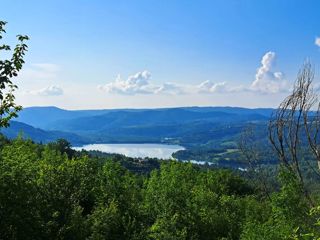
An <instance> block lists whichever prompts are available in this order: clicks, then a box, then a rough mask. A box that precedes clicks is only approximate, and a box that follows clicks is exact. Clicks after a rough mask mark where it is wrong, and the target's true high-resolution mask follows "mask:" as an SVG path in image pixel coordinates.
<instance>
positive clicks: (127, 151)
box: [74, 143, 185, 159]
mask: <svg viewBox="0 0 320 240" xmlns="http://www.w3.org/2000/svg"><path fill="white" fill-rule="evenodd" d="M74 149H75V150H81V149H84V150H87V151H90V150H98V151H101V152H106V153H119V154H123V155H125V156H127V157H140V158H145V157H150V158H159V159H170V158H172V154H173V153H174V152H177V151H179V150H184V149H185V148H184V147H182V146H179V145H167V144H149V143H148V144H88V145H84V146H82V147H74Z"/></svg>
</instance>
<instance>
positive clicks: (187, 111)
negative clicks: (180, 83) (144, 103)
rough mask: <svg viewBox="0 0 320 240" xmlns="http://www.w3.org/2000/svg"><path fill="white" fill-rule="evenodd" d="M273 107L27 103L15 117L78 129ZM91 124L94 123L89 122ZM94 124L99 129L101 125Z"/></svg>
mask: <svg viewBox="0 0 320 240" xmlns="http://www.w3.org/2000/svg"><path fill="white" fill-rule="evenodd" d="M271 112H272V109H269V108H267V109H263V108H259V109H247V108H238V107H181V108H161V109H104V110H64V109H60V108H57V107H29V108H25V109H23V111H21V112H20V113H19V117H18V118H17V119H16V120H17V121H19V122H23V123H26V124H29V125H31V126H33V127H38V128H43V129H46V130H53V129H54V130H81V129H84V128H87V127H88V124H87V121H92V120H93V121H94V122H93V123H92V124H90V125H95V123H100V122H104V125H103V127H106V128H108V125H109V124H110V123H111V122H110V121H112V124H113V125H112V126H116V127H121V126H131V125H139V124H148V125H159V124H169V125H172V124H181V123H186V122H192V121H207V122H221V121H232V122H236V121H244V120H261V119H266V118H269V116H270V114H271ZM92 127H94V126H92ZM97 128H99V130H101V125H98V126H97Z"/></svg>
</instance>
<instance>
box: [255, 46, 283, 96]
mask: <svg viewBox="0 0 320 240" xmlns="http://www.w3.org/2000/svg"><path fill="white" fill-rule="evenodd" d="M275 57H276V54H275V53H274V52H267V53H266V54H265V55H264V56H263V57H262V59H261V66H260V67H259V68H258V69H257V73H256V76H255V80H254V81H253V82H252V84H251V86H250V87H249V89H250V90H252V91H259V92H262V93H278V92H284V91H287V90H288V82H287V81H286V80H285V78H284V75H283V73H282V72H274V71H273V65H274V61H275Z"/></svg>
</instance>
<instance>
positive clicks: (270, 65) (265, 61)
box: [98, 40, 320, 95]
mask: <svg viewBox="0 0 320 240" xmlns="http://www.w3.org/2000/svg"><path fill="white" fill-rule="evenodd" d="M319 41H320V40H319ZM275 58H276V54H275V52H272V51H269V52H267V53H265V54H264V55H263V57H262V59H261V66H260V67H259V68H258V69H257V71H256V74H255V78H254V80H253V82H252V83H251V84H249V85H247V86H243V85H234V86H230V85H229V84H228V83H227V82H226V81H221V82H220V81H218V82H213V81H210V80H206V81H203V82H201V83H200V84H198V85H187V84H178V83H175V82H166V83H163V84H162V85H155V84H153V83H152V82H151V73H150V72H149V71H147V70H144V71H141V72H137V73H136V74H133V75H131V76H129V77H128V78H127V79H126V80H124V79H122V78H121V77H120V75H118V77H117V78H116V80H115V81H113V82H109V83H107V84H105V85H102V86H98V88H99V89H100V90H103V91H105V92H107V93H114V94H124V95H135V94H172V95H179V94H216V93H234V92H248V91H249V92H259V93H263V94H275V93H279V92H286V91H288V90H289V84H288V82H287V80H286V79H285V77H284V74H283V73H282V72H280V71H274V64H275Z"/></svg>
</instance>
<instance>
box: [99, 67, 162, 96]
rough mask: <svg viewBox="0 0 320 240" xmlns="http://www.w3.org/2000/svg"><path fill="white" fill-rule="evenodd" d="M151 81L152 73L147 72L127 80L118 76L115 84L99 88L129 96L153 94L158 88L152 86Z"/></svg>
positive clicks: (139, 73)
mask: <svg viewBox="0 0 320 240" xmlns="http://www.w3.org/2000/svg"><path fill="white" fill-rule="evenodd" d="M150 79H151V74H150V72H148V71H146V70H145V71H142V72H138V73H136V74H134V75H131V76H129V77H128V78H127V80H123V79H122V78H121V76H120V75H118V76H117V78H116V80H115V81H114V82H110V83H107V84H105V85H103V86H98V87H99V89H101V90H104V91H106V92H107V93H120V94H127V95H134V94H151V93H154V92H155V91H156V88H157V87H155V86H153V85H151V84H150Z"/></svg>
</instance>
